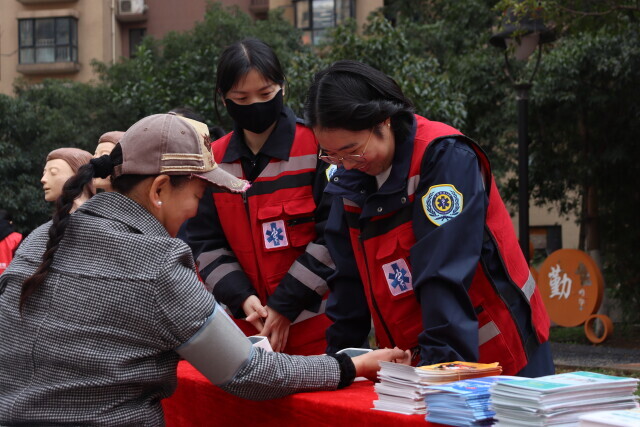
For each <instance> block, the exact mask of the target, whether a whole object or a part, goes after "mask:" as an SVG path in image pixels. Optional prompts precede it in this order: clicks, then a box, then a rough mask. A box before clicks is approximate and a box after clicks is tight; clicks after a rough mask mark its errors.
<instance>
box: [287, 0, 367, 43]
mask: <svg viewBox="0 0 640 427" xmlns="http://www.w3.org/2000/svg"><path fill="white" fill-rule="evenodd" d="M294 6H295V19H296V27H297V28H299V29H301V30H303V37H304V41H305V42H306V43H312V44H317V43H319V42H320V41H322V39H323V38H324V37H325V36H326V33H327V30H328V29H329V28H332V27H335V26H336V25H339V24H341V23H342V22H343V21H345V20H346V19H348V18H353V17H354V16H355V10H354V9H355V7H354V1H353V0H297V1H296V0H294Z"/></svg>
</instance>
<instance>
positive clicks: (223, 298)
mask: <svg viewBox="0 0 640 427" xmlns="http://www.w3.org/2000/svg"><path fill="white" fill-rule="evenodd" d="M285 91H286V86H285V76H284V73H283V71H282V68H281V66H280V62H279V61H278V58H277V56H276V55H275V53H274V52H273V50H272V49H271V48H270V47H269V46H267V45H266V44H265V43H263V42H262V41H260V40H256V39H246V40H242V41H240V42H237V43H235V44H233V45H231V46H229V47H228V48H227V49H225V51H224V52H223V53H222V55H221V56H220V60H219V62H218V68H217V80H216V95H217V96H219V97H220V100H221V102H222V104H223V105H224V106H225V107H226V110H227V113H228V114H229V115H230V116H231V118H232V119H233V122H234V129H233V132H231V133H229V134H227V135H226V136H224V137H222V138H220V139H219V140H217V141H215V142H213V143H212V148H213V154H214V156H215V158H216V159H217V160H218V161H219V164H220V167H221V168H222V169H224V170H226V171H227V172H229V173H231V174H232V175H235V176H237V177H239V178H242V179H246V180H248V181H250V182H251V188H249V190H247V192H246V193H243V194H242V195H240V194H230V193H227V192H224V191H222V190H220V189H215V188H212V189H210V190H209V191H208V192H207V193H206V194H205V196H204V197H203V198H202V200H201V202H200V206H199V208H198V215H197V216H196V217H195V218H192V219H191V220H189V222H188V223H187V225H186V239H185V240H187V242H188V243H189V245H190V246H191V248H192V250H193V252H194V257H195V259H196V261H197V265H198V271H199V273H200V276H201V277H202V279H203V280H204V282H205V284H206V286H207V288H208V289H210V290H211V291H212V292H213V295H214V296H215V297H216V299H217V300H218V301H220V302H222V303H223V304H225V305H226V306H227V307H228V309H229V310H230V311H231V313H232V314H233V315H234V316H235V317H236V318H237V319H242V318H245V316H246V320H239V321H238V324H239V325H240V327H241V328H242V329H243V331H245V333H246V334H247V335H255V334H262V335H266V336H268V337H269V339H270V342H271V345H272V347H273V349H274V350H275V351H284V352H286V353H289V354H302V355H309V354H320V353H323V352H324V350H325V347H326V341H325V330H326V328H327V327H328V326H329V324H330V323H331V322H330V321H329V319H328V318H327V317H326V316H325V314H324V310H325V305H326V298H324V297H325V295H326V293H327V289H328V286H327V282H326V279H327V277H328V276H329V275H331V274H332V273H333V271H334V264H333V261H332V260H331V257H330V256H329V252H328V250H327V248H326V247H325V245H324V244H323V242H322V240H321V235H320V234H319V233H318V230H322V223H323V219H322V218H323V217H325V216H326V211H328V210H327V209H324V210H325V213H324V214H323V212H322V210H323V209H322V207H321V206H323V204H322V192H323V190H324V187H325V186H326V183H327V174H326V173H325V172H326V169H327V167H326V166H327V165H326V164H324V163H323V162H321V161H319V160H318V158H317V153H318V144H317V141H316V140H315V137H314V135H313V132H311V129H309V128H308V127H306V126H305V125H304V124H303V123H302V122H301V121H300V120H298V119H297V118H296V116H295V114H294V113H293V111H291V110H290V109H289V108H288V107H286V106H285V105H284V103H283V97H284V95H285ZM217 102H218V98H217V97H216V106H217ZM325 208H328V205H327V206H326V207H325Z"/></svg>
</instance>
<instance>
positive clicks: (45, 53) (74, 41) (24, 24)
mask: <svg viewBox="0 0 640 427" xmlns="http://www.w3.org/2000/svg"><path fill="white" fill-rule="evenodd" d="M18 33H19V34H18V39H19V42H20V64H42V63H52V62H78V20H77V19H76V18H72V17H63V18H37V19H19V20H18Z"/></svg>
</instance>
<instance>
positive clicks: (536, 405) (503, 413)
mask: <svg viewBox="0 0 640 427" xmlns="http://www.w3.org/2000/svg"><path fill="white" fill-rule="evenodd" d="M637 387H638V379H637V378H628V377H618V376H612V375H603V374H598V373H594V372H569V373H564V374H558V375H549V376H545V377H539V378H535V379H520V380H514V381H510V382H508V383H507V382H505V383H498V384H496V385H494V386H493V387H492V388H491V399H490V401H491V404H490V406H491V409H492V410H494V411H495V413H496V414H495V419H496V420H497V422H496V425H497V426H502V425H507V426H512V425H513V426H547V425H553V426H555V425H563V424H567V425H571V424H573V425H576V424H577V423H578V420H579V417H580V416H581V415H583V414H585V413H588V412H593V411H598V410H625V409H631V408H635V407H636V406H637V397H636V396H634V394H633V393H634V392H635V390H636V389H637Z"/></svg>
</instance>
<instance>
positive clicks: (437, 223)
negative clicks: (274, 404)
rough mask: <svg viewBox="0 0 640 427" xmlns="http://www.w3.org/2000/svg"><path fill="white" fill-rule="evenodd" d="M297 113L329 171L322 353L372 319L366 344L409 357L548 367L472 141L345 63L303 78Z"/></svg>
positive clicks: (531, 293) (517, 260)
mask: <svg viewBox="0 0 640 427" xmlns="http://www.w3.org/2000/svg"><path fill="white" fill-rule="evenodd" d="M305 117H306V119H307V121H308V123H309V125H310V126H311V127H312V129H313V130H314V133H315V135H316V137H317V138H318V142H319V144H320V147H321V153H320V156H319V157H320V158H321V159H322V160H325V161H326V162H328V163H331V164H335V165H338V166H340V167H339V168H338V170H337V172H335V174H334V175H333V176H332V178H331V183H330V184H329V185H328V186H327V189H326V191H327V192H329V193H330V194H333V195H334V196H335V197H334V199H333V206H332V209H331V213H330V216H329V219H328V221H327V226H326V229H325V239H326V241H327V245H328V247H329V250H330V252H331V255H332V257H333V259H334V260H335V262H336V273H335V274H334V275H333V276H332V277H330V280H329V283H330V284H331V294H330V296H329V303H328V307H329V309H328V310H327V315H328V316H329V317H330V318H331V319H332V320H333V321H334V322H335V323H334V324H333V325H332V326H331V327H330V328H329V330H328V333H327V341H328V351H335V350H338V349H340V348H344V347H351V346H356V345H359V344H360V343H361V342H362V341H363V340H364V338H365V337H366V336H367V333H368V331H369V319H370V317H372V318H373V322H374V326H375V332H376V338H377V340H378V344H379V346H380V347H393V346H396V345H397V346H399V347H401V348H413V349H414V351H415V353H414V354H415V360H414V362H415V363H420V364H433V363H439V362H449V361H456V360H464V361H480V362H486V363H489V362H500V364H501V365H502V367H503V372H504V373H505V374H509V375H516V374H519V375H525V376H539V375H546V374H551V373H553V369H554V368H553V363H552V360H551V355H550V350H549V346H548V343H547V339H548V334H549V318H548V316H547V313H546V311H545V308H544V306H543V303H542V300H541V297H540V294H539V292H538V290H537V288H536V285H535V281H534V280H533V278H532V277H531V274H530V272H529V267H528V264H527V262H526V261H525V259H524V256H523V255H522V251H521V250H520V248H519V245H518V240H517V238H516V235H515V232H514V230H513V226H512V224H511V220H510V217H509V213H508V212H507V210H506V208H505V206H504V203H503V202H502V199H501V198H500V195H499V194H498V189H497V187H496V184H495V180H494V178H493V176H492V175H491V168H490V165H489V161H488V159H487V157H486V155H485V154H484V152H483V151H482V149H481V148H480V147H479V146H478V145H477V144H476V143H475V142H473V141H472V140H471V139H469V138H467V137H465V136H463V135H462V134H461V133H460V132H459V131H458V130H456V129H454V128H452V127H451V126H448V125H445V124H443V123H438V122H433V121H430V120H428V119H426V118H424V117H421V116H419V115H417V114H414V112H413V106H412V103H411V102H410V101H409V100H408V99H407V98H406V97H405V96H404V94H403V93H402V91H401V89H400V88H399V87H398V85H397V84H396V83H395V82H394V81H393V80H392V79H391V78H390V77H388V76H386V75H385V74H384V73H382V72H380V71H378V70H376V69H374V68H372V67H369V66H367V65H365V64H362V63H359V62H355V61H339V62H336V63H334V64H333V65H332V66H330V67H329V68H327V69H325V70H324V71H321V72H319V73H318V74H317V75H316V76H315V79H314V81H313V84H312V86H311V88H310V89H309V94H308V99H307V104H306V109H305ZM354 260H355V262H354Z"/></svg>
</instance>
